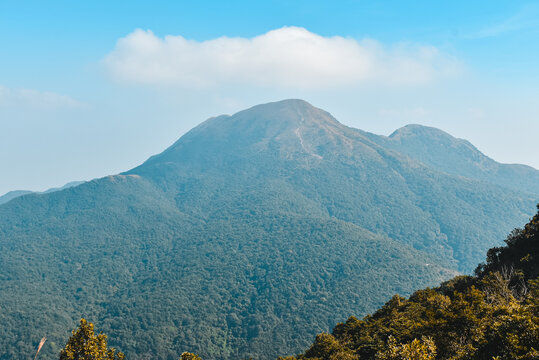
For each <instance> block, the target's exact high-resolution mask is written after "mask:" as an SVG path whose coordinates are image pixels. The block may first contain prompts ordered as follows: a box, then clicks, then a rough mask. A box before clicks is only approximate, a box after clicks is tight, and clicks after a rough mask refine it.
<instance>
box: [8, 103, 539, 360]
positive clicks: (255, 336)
mask: <svg viewBox="0 0 539 360" xmlns="http://www.w3.org/2000/svg"><path fill="white" fill-rule="evenodd" d="M536 200H537V199H533V198H530V196H529V195H528V194H525V193H521V192H517V191H511V190H507V189H506V188H504V187H500V186H499V185H495V184H493V182H483V181H479V180H471V179H465V178H462V177H457V176H452V175H448V174H446V173H444V172H440V171H439V170H436V169H433V168H430V167H428V166H426V165H425V164H423V163H420V162H417V161H415V160H413V159H411V158H410V157H408V156H405V155H402V154H400V153H399V152H397V151H395V150H393V149H389V148H386V147H383V146H381V145H380V144H377V143H375V142H374V141H372V139H369V138H368V137H367V136H365V135H364V134H362V133H360V132H359V131H358V130H355V129H351V128H348V127H346V126H343V125H342V124H340V123H339V122H337V121H336V120H335V119H334V118H333V117H332V116H331V115H330V114H328V113H327V112H325V111H323V110H320V109H317V108H315V107H312V106H311V105H309V104H308V103H306V102H304V101H301V100H287V101H282V102H278V103H271V104H266V105H260V106H256V107H253V108H251V109H248V110H245V111H242V112H239V113H237V114H235V115H233V116H220V117H216V118H212V119H209V120H208V121H206V122H204V123H202V124H201V125H199V126H198V127H196V128H194V129H193V130H191V131H190V132H189V133H187V134H185V135H184V136H182V138H180V139H179V140H178V141H177V142H176V143H175V144H173V145H172V146H171V147H170V148H168V149H167V150H165V151H164V152H163V153H161V154H159V155H156V156H154V157H152V158H150V159H149V160H148V161H146V162H145V163H144V164H142V165H141V166H139V167H137V168H135V169H132V170H130V171H128V172H126V173H124V174H122V175H116V176H110V177H106V178H103V179H99V180H94V181H91V182H87V183H84V184H81V185H79V186H77V187H73V188H70V189H66V190H62V191H58V192H54V193H51V194H43V195H36V194H30V195H26V196H22V197H19V198H16V199H13V200H11V201H10V202H9V203H6V204H3V205H1V206H0V261H1V263H2V265H3V266H2V269H1V270H0V308H2V309H6V311H4V312H2V313H1V314H0V316H1V318H0V320H1V321H2V323H3V324H6V325H5V326H4V327H2V329H1V330H0V331H2V334H1V336H0V348H1V349H5V350H3V351H1V352H0V354H1V355H0V358H1V359H11V358H23V357H24V358H27V354H29V353H32V349H33V342H36V341H38V340H39V339H41V337H42V336H43V335H47V337H48V338H49V339H50V341H48V342H47V345H46V346H47V348H44V349H43V350H42V351H43V353H44V354H45V356H52V354H55V353H56V352H57V351H58V350H59V347H60V345H59V344H64V343H65V341H66V339H67V336H68V333H67V329H70V328H71V326H72V324H73V322H74V321H76V320H78V319H79V318H80V317H84V318H87V319H88V320H90V321H95V322H97V323H99V324H100V328H102V329H103V331H105V332H107V333H109V334H111V336H112V334H114V336H112V337H113V338H114V342H113V343H112V345H113V346H117V347H119V348H120V349H121V350H122V351H124V352H125V353H126V355H127V356H128V357H129V358H132V359H144V358H152V359H176V357H177V355H178V354H179V353H181V352H182V351H185V350H188V351H195V352H198V353H200V354H201V355H203V356H204V357H206V358H208V359H228V358H235V357H240V358H243V357H248V356H250V355H252V356H256V357H260V358H272V357H275V356H277V355H278V354H283V353H294V352H297V351H300V350H301V349H304V348H305V347H306V346H307V345H308V344H309V343H310V341H311V339H312V337H313V336H314V334H316V333H317V332H320V331H327V330H329V329H330V328H331V327H332V326H333V325H334V324H335V323H336V322H337V321H338V320H339V319H342V318H343V317H345V316H348V315H349V314H351V313H354V314H365V313H367V312H369V311H373V310H374V309H376V307H378V306H380V305H381V304H382V302H383V301H384V299H387V298H388V297H389V296H391V295H392V294H394V293H397V292H398V293H401V294H409V293H411V292H412V291H413V290H415V289H417V288H418V287H425V286H429V285H435V284H438V283H439V282H440V281H442V280H444V279H448V278H450V277H451V276H453V275H455V273H456V271H458V270H460V271H470V272H471V271H472V269H473V268H474V267H475V264H476V263H477V262H478V261H479V260H478V259H479V258H481V257H482V254H483V253H484V251H486V249H488V248H489V247H491V246H493V245H499V238H500V234H503V233H507V232H508V231H510V229H512V228H513V227H515V226H516V225H518V224H520V223H522V222H523V221H524V220H525V219H526V218H527V217H528V216H530V215H531V211H532V209H533V206H534V202H535V201H536Z"/></svg>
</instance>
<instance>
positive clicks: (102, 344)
mask: <svg viewBox="0 0 539 360" xmlns="http://www.w3.org/2000/svg"><path fill="white" fill-rule="evenodd" d="M124 358H125V356H124V354H123V353H121V352H116V350H115V349H114V348H110V349H109V348H108V347H107V336H106V335H105V334H102V333H100V334H98V335H95V333H94V324H92V323H89V322H87V321H86V320H85V319H80V325H79V328H78V329H77V330H73V331H72V335H71V337H70V338H69V340H68V342H67V344H66V346H65V347H64V348H63V349H62V351H60V360H123V359H124Z"/></svg>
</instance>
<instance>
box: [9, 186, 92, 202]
mask: <svg viewBox="0 0 539 360" xmlns="http://www.w3.org/2000/svg"><path fill="white" fill-rule="evenodd" d="M82 183H84V181H72V182H69V183H67V184H65V185H64V186H62V187H58V188H50V189H48V190H45V191H42V192H40V191H30V190H14V191H10V192H8V193H6V194H4V195H2V196H0V205H2V204H5V203H7V202H8V201H10V200H12V199H15V198H17V197H19V196H23V195H28V194H48V193H51V192H55V191H60V190H64V189H68V188H70V187H73V186H77V185H80V184H82Z"/></svg>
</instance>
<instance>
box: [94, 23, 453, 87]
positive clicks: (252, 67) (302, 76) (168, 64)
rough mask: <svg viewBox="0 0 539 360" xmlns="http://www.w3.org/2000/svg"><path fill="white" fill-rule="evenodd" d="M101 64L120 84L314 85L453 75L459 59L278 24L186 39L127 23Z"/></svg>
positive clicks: (413, 80) (412, 80) (404, 81)
mask: <svg viewBox="0 0 539 360" xmlns="http://www.w3.org/2000/svg"><path fill="white" fill-rule="evenodd" d="M103 63H104V65H105V67H106V69H107V70H108V71H109V72H110V74H111V75H112V76H113V78H114V79H116V80H117V81H119V82H122V83H135V84H149V85H176V86H181V87H186V88H207V87H217V86H226V85H230V84H241V85H250V86H253V85H254V86H266V87H267V86H270V87H274V86H276V87H292V88H303V89H317V88H324V87H335V86H354V85H358V84H370V83H374V84H380V83H382V84H401V85H416V84H424V83H428V82H431V81H433V80H435V79H437V78H439V77H444V76H448V75H453V74H454V73H456V72H457V71H458V68H459V63H458V61H456V60H455V59H453V58H451V57H450V56H447V55H445V54H442V53H441V52H440V51H439V50H438V49H437V48H435V47H432V46H419V45H413V44H399V45H396V46H391V47H387V46H384V45H382V44H380V43H378V42H376V41H374V40H362V41H357V40H355V39H352V38H344V37H340V36H334V37H324V36H320V35H317V34H314V33H312V32H309V31H307V30H306V29H304V28H299V27H283V28H280V29H277V30H272V31H269V32H267V33H265V34H263V35H259V36H256V37H253V38H229V37H220V38H217V39H212V40H207V41H202V42H198V41H193V40H188V39H185V38H184V37H182V36H179V35H178V36H171V35H169V36H165V37H164V38H159V37H157V36H155V35H154V34H153V33H152V32H151V31H149V30H148V31H143V30H140V29H139V30H135V31H134V32H132V33H131V34H129V35H127V36H126V37H124V38H121V39H120V40H119V41H118V43H117V44H116V47H115V48H114V49H113V51H112V52H111V53H109V54H108V55H107V56H106V57H105V59H104V60H103Z"/></svg>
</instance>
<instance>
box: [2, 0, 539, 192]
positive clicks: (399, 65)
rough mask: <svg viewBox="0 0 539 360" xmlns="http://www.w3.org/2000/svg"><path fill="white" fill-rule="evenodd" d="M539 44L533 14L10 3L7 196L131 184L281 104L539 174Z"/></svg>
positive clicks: (426, 7) (348, 6)
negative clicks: (120, 179)
mask: <svg viewBox="0 0 539 360" xmlns="http://www.w3.org/2000/svg"><path fill="white" fill-rule="evenodd" d="M137 29H138V30H137ZM538 40H539V4H537V3H533V2H519V1H475V2H470V1H450V2H449V1H446V2H433V1H406V2H405V1H384V2H381V1H331V2H330V1H325V2H321V1H320V2H317V1H312V0H311V1H257V2H253V1H228V2H221V1H219V2H218V1H196V2H195V1H151V2H149V1H79V2H74V1H47V2H44V1H9V0H4V1H0V46H1V47H0V169H1V170H2V175H3V176H2V177H1V178H0V193H4V192H7V191H9V190H14V189H31V190H43V189H45V188H48V187H52V186H58V185H62V184H63V183H65V182H68V181H72V180H80V179H85V180H87V179H91V178H95V177H101V176H105V175H107V174H114V173H118V172H121V171H124V170H127V169H129V168H131V167H133V166H136V165H137V164H139V163H140V162H142V161H144V160H145V159H146V158H147V157H149V156H150V155H152V154H154V153H157V152H160V151H162V150H163V149H164V148H166V147H167V146H168V145H170V144H171V143H172V142H173V141H175V140H176V139H177V138H178V137H180V136H181V135H182V134H183V133H185V132H186V131H188V130H189V129H190V128H192V127H193V126H195V125H196V124H198V123H200V122H201V121H203V120H204V119H206V118H207V117H210V116H214V115H217V114H221V113H233V112H235V111H238V110H241V109H243V108H245V107H249V106H252V105H255V104H257V103H262V102H269V101H275V100H280V99H283V98H304V99H305V100H307V101H309V102H311V103H312V104H313V105H315V106H318V107H322V108H324V109H325V110H328V111H330V112H331V113H332V114H333V115H334V116H336V117H337V119H338V120H340V121H341V122H343V123H345V124H347V125H350V126H354V127H358V128H361V129H363V130H366V131H371V132H375V133H378V134H384V135H388V134H389V133H391V132H392V131H393V130H395V129H396V128H398V127H400V126H403V125H405V124H408V123H420V124H424V125H430V126H436V127H438V128H441V129H443V130H445V131H448V132H449V133H451V134H453V135H455V136H457V137H462V138H466V139H468V140H470V141H471V142H472V143H473V144H474V145H476V146H477V147H478V148H479V149H480V150H481V151H483V152H484V153H486V154H487V155H489V156H491V157H493V158H494V159H495V160H498V161H501V162H512V163H513V162H518V163H525V164H528V165H531V166H534V167H536V168H539V160H538V159H539V157H538V156H537V154H539V142H538V141H537V139H536V134H538V133H539V101H537V100H538V99H539V87H538V86H537V84H539V66H538V64H539V41H538ZM297 49H301V50H297ZM149 69H150V70H151V71H150V70H149Z"/></svg>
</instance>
